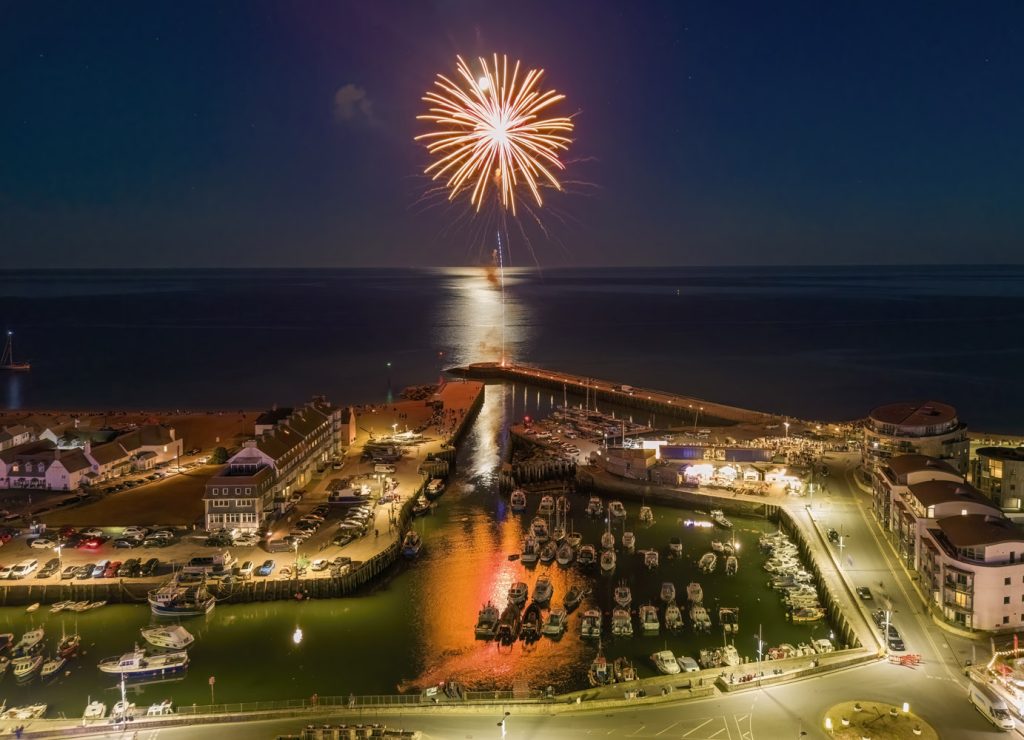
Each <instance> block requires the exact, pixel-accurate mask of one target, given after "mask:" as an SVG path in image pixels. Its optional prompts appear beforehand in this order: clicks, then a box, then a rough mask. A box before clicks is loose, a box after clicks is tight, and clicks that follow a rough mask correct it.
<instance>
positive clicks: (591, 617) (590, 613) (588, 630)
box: [580, 609, 601, 638]
mask: <svg viewBox="0 0 1024 740" xmlns="http://www.w3.org/2000/svg"><path fill="white" fill-rule="evenodd" d="M580 634H581V635H582V636H583V637H588V638H590V637H600V636H601V612H600V611H598V610H597V609H587V610H586V611H585V612H583V620H582V622H581V623H580Z"/></svg>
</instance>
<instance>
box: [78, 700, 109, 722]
mask: <svg viewBox="0 0 1024 740" xmlns="http://www.w3.org/2000/svg"><path fill="white" fill-rule="evenodd" d="M106 716H107V705H106V704H104V703H103V702H101V701H90V702H89V703H88V704H86V705H85V711H84V712H82V719H83V720H90V719H103V718H104V717H106Z"/></svg>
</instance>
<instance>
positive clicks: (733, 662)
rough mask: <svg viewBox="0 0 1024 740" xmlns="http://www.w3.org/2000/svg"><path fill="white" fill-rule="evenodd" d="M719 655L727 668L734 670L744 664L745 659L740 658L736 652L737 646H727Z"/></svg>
mask: <svg viewBox="0 0 1024 740" xmlns="http://www.w3.org/2000/svg"><path fill="white" fill-rule="evenodd" d="M719 655H720V656H721V657H720V660H721V664H722V665H725V666H729V667H730V668H732V667H734V666H738V665H739V664H740V663H742V662H743V659H742V658H740V654H739V652H738V651H737V650H736V646H735V645H726V646H725V647H723V648H722V650H721V652H720V653H719Z"/></svg>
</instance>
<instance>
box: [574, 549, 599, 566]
mask: <svg viewBox="0 0 1024 740" xmlns="http://www.w3.org/2000/svg"><path fill="white" fill-rule="evenodd" d="M576 562H578V563H579V564H580V565H582V566H583V567H587V566H589V565H593V564H594V563H596V562H597V549H596V548H595V547H594V546H593V545H584V546H583V547H581V548H580V552H579V554H578V555H577V556H576Z"/></svg>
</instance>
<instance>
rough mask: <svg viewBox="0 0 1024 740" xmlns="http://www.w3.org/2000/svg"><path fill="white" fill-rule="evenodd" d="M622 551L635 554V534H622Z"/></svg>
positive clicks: (627, 532)
mask: <svg viewBox="0 0 1024 740" xmlns="http://www.w3.org/2000/svg"><path fill="white" fill-rule="evenodd" d="M622 549H623V550H625V551H626V552H633V550H635V549H636V535H635V534H634V533H633V532H629V531H626V532H623V533H622Z"/></svg>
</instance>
